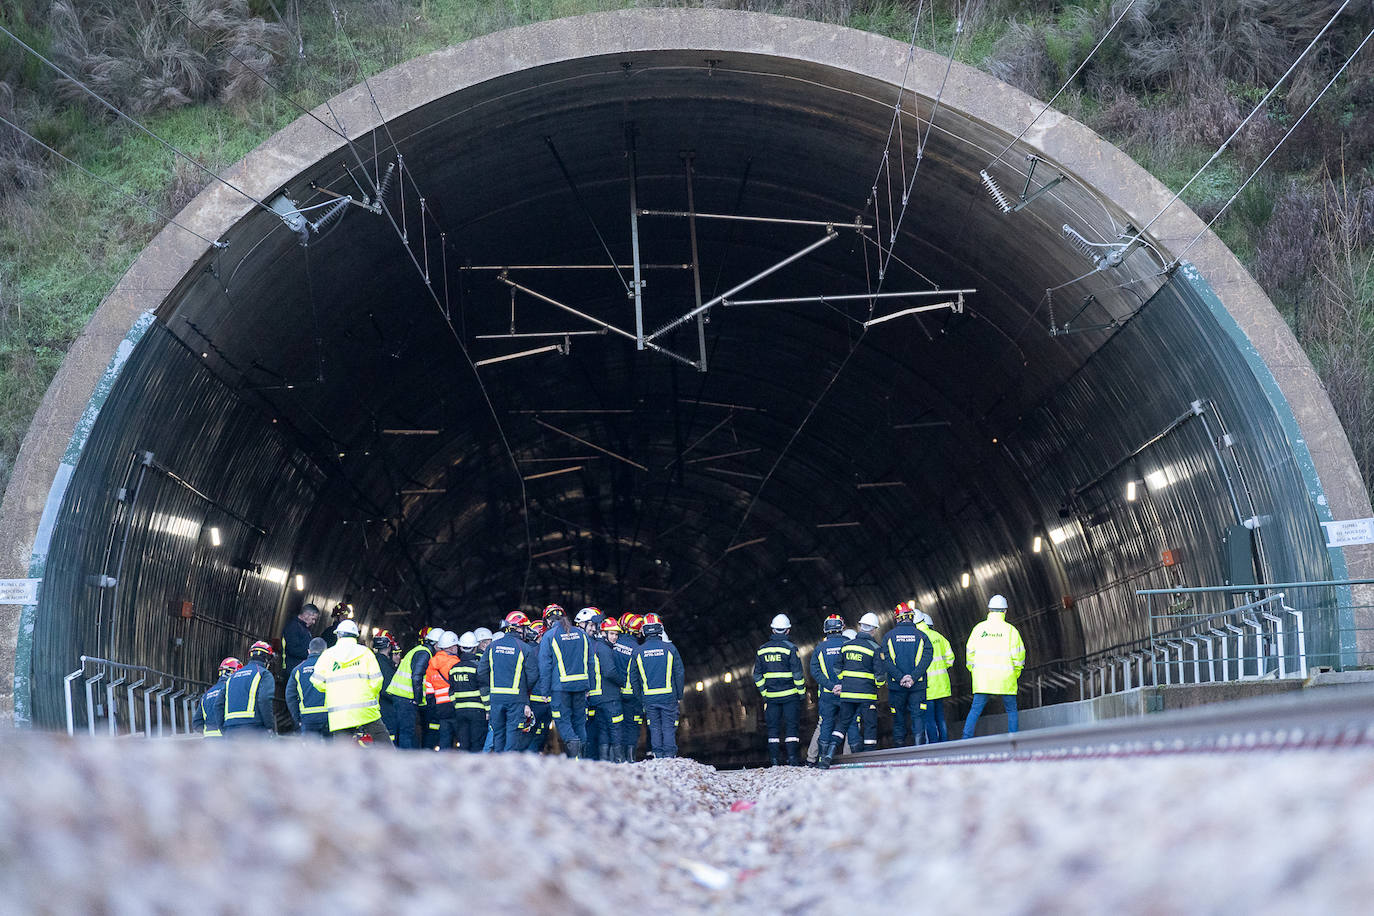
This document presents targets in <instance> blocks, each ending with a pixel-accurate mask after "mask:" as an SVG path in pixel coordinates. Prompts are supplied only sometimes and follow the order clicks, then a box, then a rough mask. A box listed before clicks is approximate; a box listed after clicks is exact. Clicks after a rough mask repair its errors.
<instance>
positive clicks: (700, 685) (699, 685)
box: [697, 681, 706, 693]
mask: <svg viewBox="0 0 1374 916" xmlns="http://www.w3.org/2000/svg"><path fill="white" fill-rule="evenodd" d="M705 689H706V682H705V681H697V692H698V693H700V692H701V691H703V690H705Z"/></svg>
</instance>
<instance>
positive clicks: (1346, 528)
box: [1322, 518, 1374, 547]
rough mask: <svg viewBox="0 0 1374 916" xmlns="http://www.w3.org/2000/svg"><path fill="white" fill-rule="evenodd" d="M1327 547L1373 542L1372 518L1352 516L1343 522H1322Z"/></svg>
mask: <svg viewBox="0 0 1374 916" xmlns="http://www.w3.org/2000/svg"><path fill="white" fill-rule="evenodd" d="M1322 527H1323V528H1325V529H1326V546H1327V547H1348V546H1350V545H1352V544H1374V518H1352V519H1347V520H1345V521H1343V522H1322Z"/></svg>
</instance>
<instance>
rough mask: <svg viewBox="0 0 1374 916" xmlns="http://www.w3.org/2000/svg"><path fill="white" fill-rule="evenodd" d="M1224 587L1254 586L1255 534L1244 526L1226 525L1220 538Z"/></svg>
mask: <svg viewBox="0 0 1374 916" xmlns="http://www.w3.org/2000/svg"><path fill="white" fill-rule="evenodd" d="M1221 568H1222V573H1223V575H1224V576H1225V582H1224V583H1223V584H1224V585H1254V584H1255V582H1256V581H1257V580H1256V577H1255V532H1254V531H1252V530H1251V529H1249V528H1247V527H1245V526H1244V525H1228V526H1227V528H1226V532H1225V533H1224V534H1223V535H1222V536H1221Z"/></svg>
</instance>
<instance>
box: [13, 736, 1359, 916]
mask: <svg viewBox="0 0 1374 916" xmlns="http://www.w3.org/2000/svg"><path fill="white" fill-rule="evenodd" d="M0 772H3V774H4V777H3V780H0V901H2V902H0V911H3V912H5V913H24V914H27V913H82V914H86V913H92V914H103V913H110V914H126V913H127V914H145V913H177V914H180V913H187V912H195V913H197V914H218V913H242V912H245V911H256V912H271V913H304V912H316V913H318V912H334V913H341V914H348V913H356V912H364V911H366V912H370V913H385V912H392V911H393V909H394V906H395V905H396V903H397V902H398V901H404V902H405V903H406V905H407V907H409V906H410V905H413V904H419V905H421V906H423V905H425V904H428V903H432V904H433V905H435V906H437V907H443V908H444V909H443V911H444V912H459V909H455V907H461V910H462V911H463V912H469V911H471V912H481V913H550V914H559V916H565V914H569V913H588V914H591V913H597V914H601V913H606V912H611V911H612V910H614V911H616V912H622V913H626V912H628V913H636V912H643V913H663V912H720V913H727V912H742V911H748V912H752V913H758V914H776V913H843V914H851V913H884V914H905V913H924V912H933V913H968V912H980V913H982V912H995V913H1026V914H1032V913H1103V912H1113V911H1121V912H1130V913H1172V912H1190V913H1236V912H1257V913H1258V912H1272V913H1278V912H1356V911H1363V910H1364V909H1365V907H1367V905H1368V901H1369V900H1371V899H1374V870H1371V869H1370V868H1369V865H1368V863H1370V862H1371V861H1374V754H1370V753H1369V752H1367V751H1294V752H1288V753H1284V754H1275V753H1260V752H1251V753H1235V754H1216V755H1208V756H1186V757H1185V756H1177V757H1170V756H1161V757H1146V758H1124V759H1106V760H1079V761H1073V762H1045V763H1003V764H984V765H952V764H951V765H921V766H908V767H890V768H885V769H867V770H831V771H829V772H821V771H817V770H803V769H792V768H779V769H771V770H747V771H737V772H717V771H715V770H713V769H711V768H710V767H706V766H702V765H700V764H697V763H694V762H692V761H688V760H660V761H651V762H648V763H641V764H636V765H634V766H613V765H610V764H597V763H582V762H574V761H569V760H564V759H561V758H556V757H542V758H536V757H531V756H528V755H471V756H469V755H465V754H442V755H440V754H428V753H411V754H392V753H388V752H365V751H361V750H357V749H355V748H352V747H348V746H323V745H306V744H301V743H298V742H294V741H289V740H280V741H274V742H270V743H266V742H264V743H260V744H259V743H226V742H216V743H212V744H207V743H202V742H198V741H191V742H161V743H158V742H152V743H144V742H141V741H125V742H120V743H111V742H106V741H88V740H79V741H71V740H67V739H64V738H59V737H54V736H48V735H17V734H14V733H9V734H7V735H6V740H5V741H4V743H3V746H2V747H0ZM741 800H743V801H746V802H752V803H753V805H752V807H747V808H746V809H745V810H738V811H732V810H730V808H731V805H732V804H733V803H735V802H737V801H741ZM740 807H743V806H740ZM1360 901H1364V903H1360Z"/></svg>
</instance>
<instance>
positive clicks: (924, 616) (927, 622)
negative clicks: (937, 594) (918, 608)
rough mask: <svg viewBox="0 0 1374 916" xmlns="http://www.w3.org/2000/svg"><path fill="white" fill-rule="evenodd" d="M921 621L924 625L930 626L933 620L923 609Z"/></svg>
mask: <svg viewBox="0 0 1374 916" xmlns="http://www.w3.org/2000/svg"><path fill="white" fill-rule="evenodd" d="M921 623H924V624H925V625H926V626H930V625H931V624H932V623H934V621H932V620H931V619H930V615H929V614H927V613H925V612H924V611H922V612H921Z"/></svg>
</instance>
